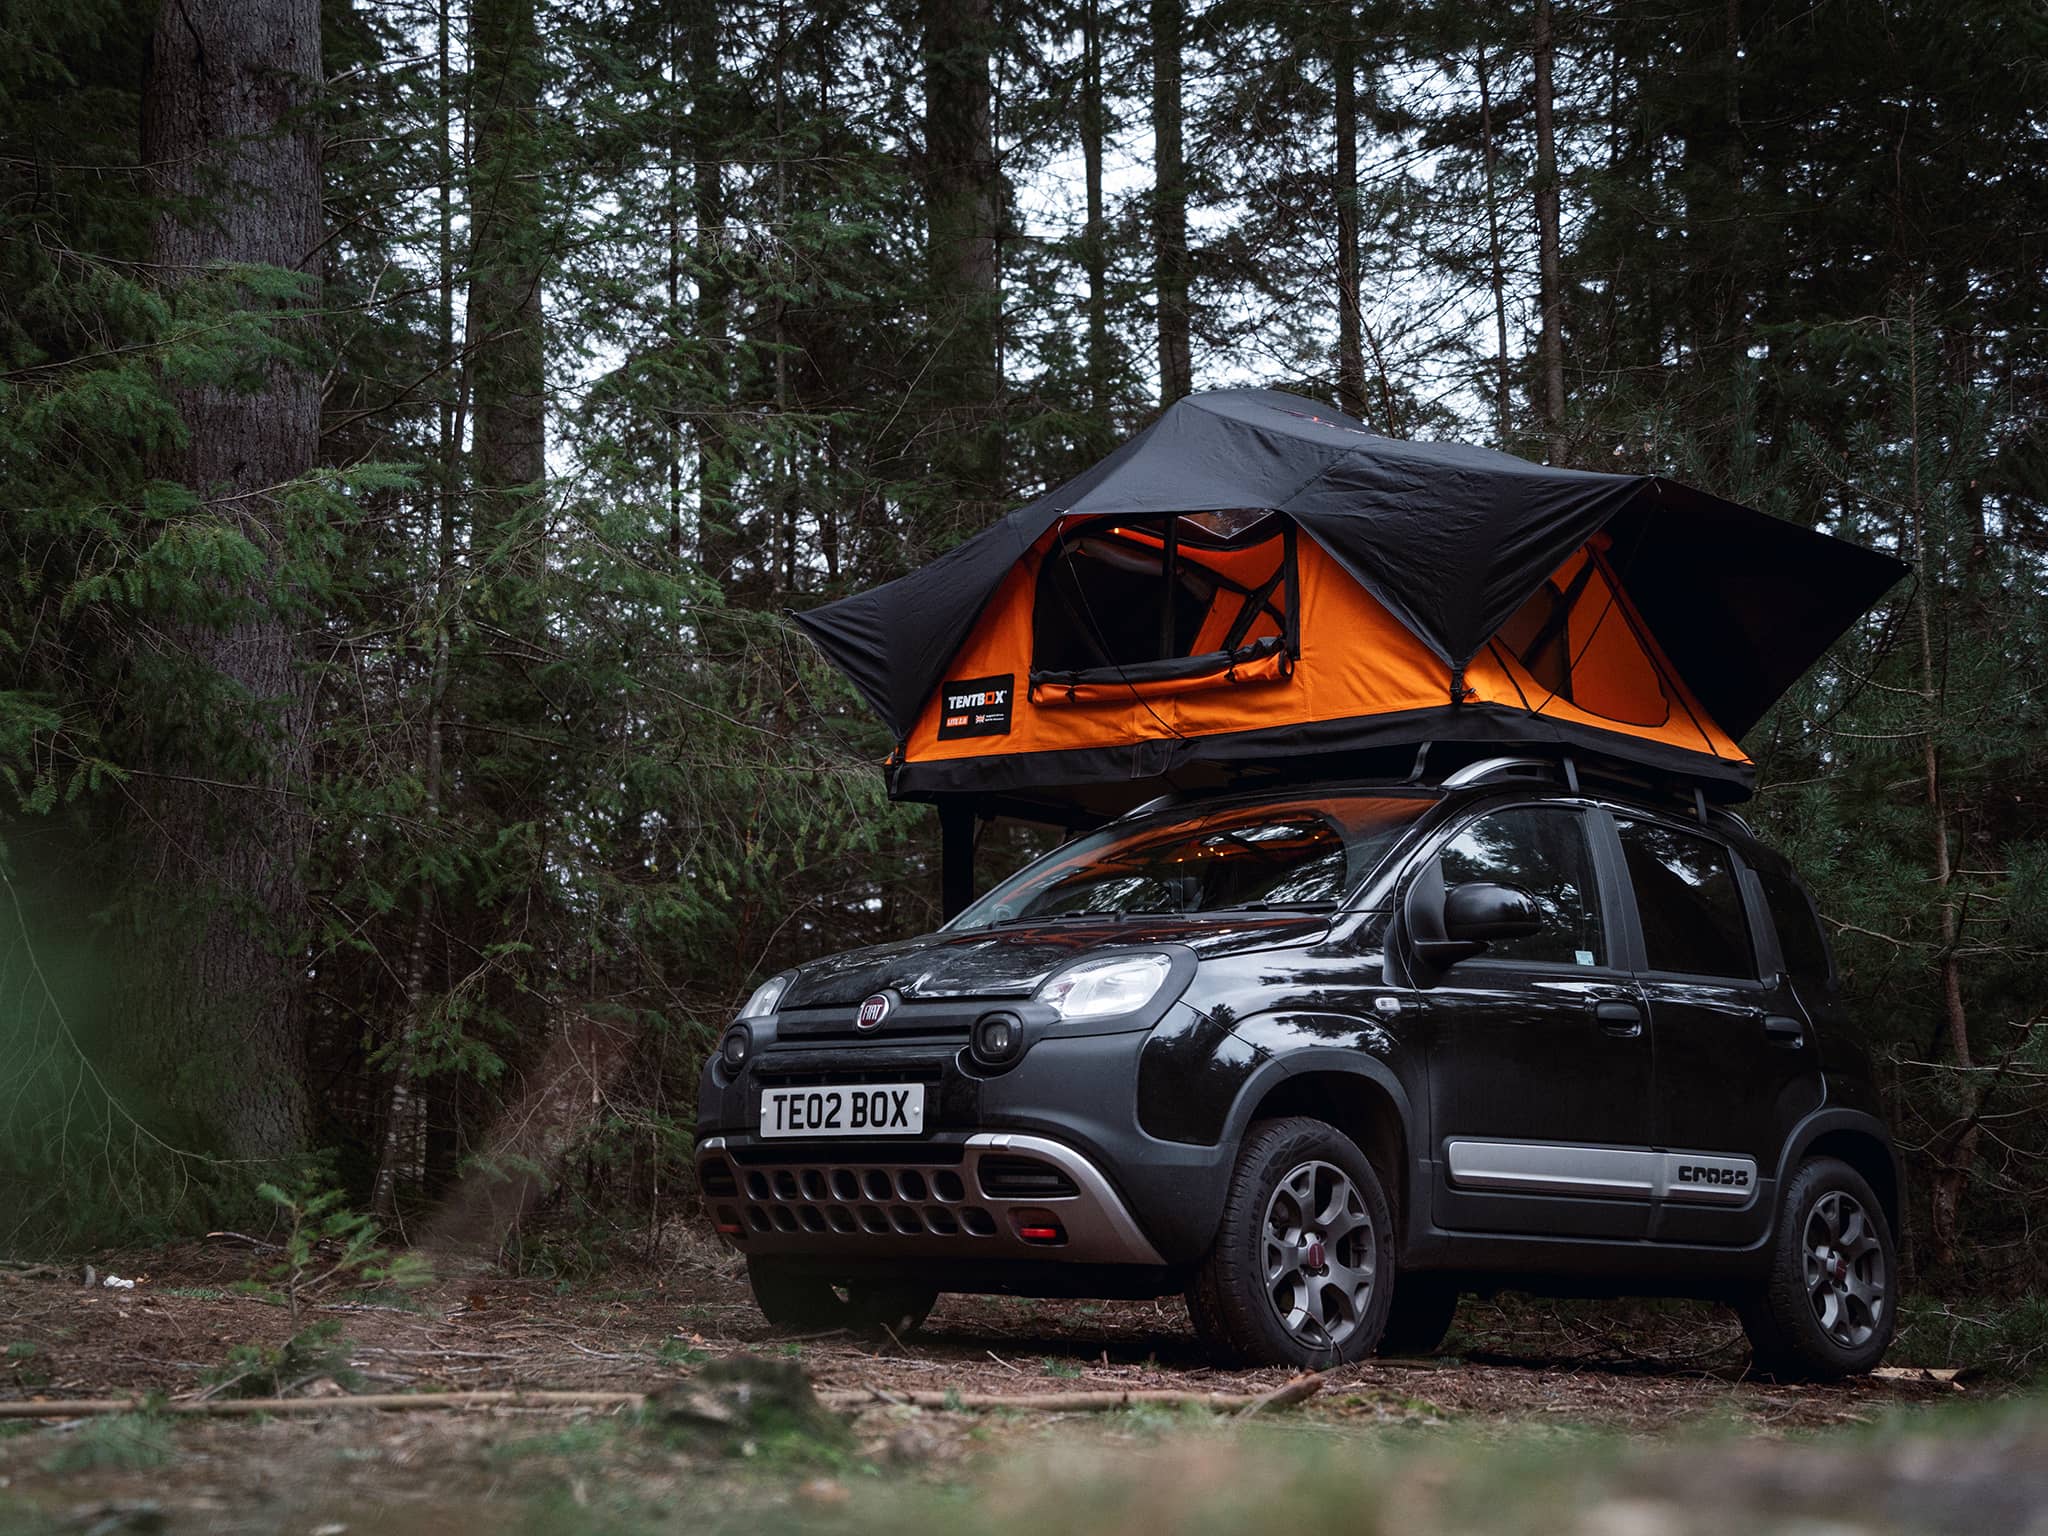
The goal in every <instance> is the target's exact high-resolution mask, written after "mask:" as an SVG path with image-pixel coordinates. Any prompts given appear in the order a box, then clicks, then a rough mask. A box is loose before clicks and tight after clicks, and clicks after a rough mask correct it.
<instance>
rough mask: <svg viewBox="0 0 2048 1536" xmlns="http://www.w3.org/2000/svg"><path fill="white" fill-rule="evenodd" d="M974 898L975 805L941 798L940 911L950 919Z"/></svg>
mask: <svg viewBox="0 0 2048 1536" xmlns="http://www.w3.org/2000/svg"><path fill="white" fill-rule="evenodd" d="M973 900H974V807H973V806H972V805H971V804H969V803H967V802H966V801H963V800H941V801H940V802H939V913H940V915H941V916H942V917H943V918H944V919H946V920H947V921H949V922H950V921H951V920H952V919H953V918H956V917H958V916H959V915H960V914H961V913H962V912H964V911H966V910H967V905H968V903H969V902H971V901H973Z"/></svg>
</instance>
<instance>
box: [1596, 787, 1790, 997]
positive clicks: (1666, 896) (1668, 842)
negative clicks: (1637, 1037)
mask: <svg viewBox="0 0 2048 1536" xmlns="http://www.w3.org/2000/svg"><path fill="white" fill-rule="evenodd" d="M1614 825H1615V830H1616V831H1618V832H1619V833H1620V834H1621V851H1622V856H1623V858H1624V859H1625V860H1626V861H1627V864H1628V877H1629V881H1630V883H1631V884H1633V885H1634V886H1635V892H1636V910H1637V911H1638V912H1639V913H1640V914H1641V915H1642V922H1643V949H1644V956H1645V959H1646V960H1647V962H1648V964H1649V968H1650V969H1651V970H1653V971H1674V972H1677V973H1679V974H1681V975H1686V976H1731V977H1742V978H1753V977H1754V976H1755V975H1756V954H1755V952H1754V950H1753V949H1752V947H1751V945H1750V942H1749V921H1748V919H1747V918H1746V917H1745V916H1744V915H1743V910H1742V891H1741V888H1740V887H1739V886H1738V885H1737V884H1736V882H1735V861H1734V859H1733V857H1732V856H1731V855H1730V854H1729V852H1728V850H1727V848H1726V847H1724V846H1723V845H1722V844H1720V843H1718V842H1716V841H1715V840H1714V839H1712V838H1710V837H1700V836H1698V835H1696V834H1694V833H1691V832H1681V831H1679V830H1678V829H1677V828H1676V827H1667V826H1665V825H1663V824H1662V823H1660V822H1654V821H1628V820H1623V819H1620V818H1617V819H1616V821H1615V823H1614Z"/></svg>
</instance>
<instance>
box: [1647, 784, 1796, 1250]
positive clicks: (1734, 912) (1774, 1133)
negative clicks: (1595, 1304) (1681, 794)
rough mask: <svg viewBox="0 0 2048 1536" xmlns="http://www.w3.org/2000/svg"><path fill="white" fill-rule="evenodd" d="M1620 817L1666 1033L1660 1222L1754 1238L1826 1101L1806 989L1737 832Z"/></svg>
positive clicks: (1678, 1234) (1655, 1023)
mask: <svg viewBox="0 0 2048 1536" xmlns="http://www.w3.org/2000/svg"><path fill="white" fill-rule="evenodd" d="M1612 827H1613V832H1614V836H1615V838H1616V844H1617V849H1618V852H1619V855H1620V862H1621V865H1622V868H1623V869H1624V870H1625V871H1626V872H1627V876H1628V886H1629V890H1630V894H1631V897H1632V900H1631V902H1630V921H1631V924H1632V927H1633V934H1632V940H1633V943H1632V946H1631V947H1632V948H1633V949H1634V950H1635V952H1636V954H1637V955H1638V956H1639V957H1640V958H1639V961H1638V970H1637V977H1638V979H1639V981H1640V982H1641V984H1642V988H1643V995H1644V996H1645V998H1646V999H1647V1000H1648V1002H1649V1009H1650V1031H1651V1034H1652V1035H1653V1036H1654V1039H1655V1045H1656V1063H1657V1069H1656V1087H1655V1090H1654V1095H1653V1096H1654V1099H1655V1102H1656V1122H1655V1133H1656V1139H1657V1145H1658V1148H1659V1150H1660V1152H1661V1153H1662V1154H1663V1167H1662V1170H1661V1176H1660V1180H1659V1191H1658V1210H1657V1214H1656V1217H1655V1220H1654V1222H1653V1224H1652V1227H1651V1235H1652V1236H1653V1237H1655V1238H1659V1239H1662V1240H1665V1241H1669V1242H1688V1243H1746V1242H1752V1241H1754V1240H1756V1239H1757V1238H1759V1237H1761V1236H1762V1234H1763V1231H1764V1228H1765V1226H1766V1224H1767V1222H1768V1220H1769V1213H1770V1210H1771V1204H1770V1201H1771V1196H1772V1193H1773V1190H1772V1187H1771V1180H1772V1179H1773V1177H1774V1176H1775V1174H1776V1171H1777V1158H1778V1151H1779V1149H1780V1148H1781V1147H1782V1146H1783V1145H1784V1143H1785V1137H1786V1135H1787V1133H1788V1132H1789V1131H1790V1130H1791V1127H1792V1126H1793V1124H1794V1123H1796V1122H1797V1121H1798V1120H1799V1119H1800V1117H1802V1116H1803V1115H1805V1114H1807V1113H1808V1112H1810V1111H1811V1110H1813V1109H1815V1108H1817V1107H1818V1106H1819V1103H1820V1076H1819V1073H1818V1072H1817V1071H1816V1070H1815V1069H1814V1052H1813V1050H1812V1048H1811V1047H1810V1045H1809V1044H1808V1042H1807V1040H1806V1038H1805V1036H1806V1030H1805V1027H1804V1023H1805V1021H1804V1018H1803V1016H1802V1012H1801V1008H1800V1004H1799V1001H1798V999H1797V998H1796V996H1794V995H1793V993H1792V990H1791V987H1790V985H1789V983H1787V982H1786V981H1785V979H1784V978H1783V975H1782V972H1781V971H1780V970H1779V968H1778V966H1777V964H1776V955H1777V947H1776V940H1775V937H1774V936H1773V935H1772V934H1771V933H1770V932H1769V930H1768V929H1766V928H1765V927H1764V926H1763V923H1764V913H1763V911H1762V906H1761V902H1760V901H1759V900H1758V897H1759V895H1760V889H1759V887H1758V885H1757V882H1756V877H1755V875H1754V874H1753V873H1752V872H1751V871H1750V870H1749V869H1748V868H1746V867H1745V866H1744V864H1743V862H1742V860H1741V858H1740V856H1739V855H1738V854H1737V853H1736V852H1735V850H1734V849H1733V848H1732V847H1731V846H1730V845H1729V844H1728V842H1727V841H1725V840H1724V839H1722V838H1719V837H1716V836H1714V835H1713V834H1712V833H1711V832H1709V831H1708V830H1707V829H1706V828H1705V827H1702V826H1699V825H1696V824H1694V825H1686V824H1681V823H1679V822H1677V821H1675V820H1667V819H1665V818H1662V817H1657V816H1652V815H1648V814H1644V813H1640V812H1634V811H1625V810H1619V809H1617V810H1615V811H1614V812H1613V816H1612ZM1766 959H1768V960H1769V962H1770V963H1769V964H1768V965H1767V964H1766V963H1765V962H1766Z"/></svg>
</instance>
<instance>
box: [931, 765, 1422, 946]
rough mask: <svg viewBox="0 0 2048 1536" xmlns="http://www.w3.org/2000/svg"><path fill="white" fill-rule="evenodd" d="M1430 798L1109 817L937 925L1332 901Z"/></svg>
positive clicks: (1358, 798)
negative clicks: (1110, 822) (1136, 817)
mask: <svg viewBox="0 0 2048 1536" xmlns="http://www.w3.org/2000/svg"><path fill="white" fill-rule="evenodd" d="M1430 803H1431V800H1430V797H1428V796H1426V795H1422V794H1410V795H1397V794H1384V793H1383V794H1377V795H1369V794H1355V795H1347V794H1335V795H1316V796H1313V797H1307V796H1304V797H1299V798H1293V799H1271V800H1258V801H1252V802H1246V801H1242V800H1240V801H1234V802H1232V803H1230V804H1228V805H1219V806H1216V807H1214V808H1213V809H1209V810H1204V811H1198V812H1190V811H1188V810H1185V809H1182V810H1178V811H1169V812H1166V813H1164V814H1162V815H1160V816H1154V817H1148V818H1147V819H1145V820H1143V821H1137V822H1117V823H1115V824H1114V825H1111V826H1107V827H1104V828H1102V829H1101V830H1100V831H1096V832H1091V833H1089V834H1088V835H1087V836H1086V837H1082V838H1077V839H1076V840H1075V841H1073V842H1071V843H1069V844H1067V845H1066V847H1064V848H1061V849H1059V850H1057V851H1056V852H1054V853H1050V854H1047V855H1046V856H1045V857H1044V858H1042V859H1040V860H1039V861H1038V862H1037V863H1036V864H1033V865H1031V866H1030V867H1029V868H1028V869H1025V870H1023V871H1021V872H1019V873H1018V874H1015V875H1013V876H1011V877H1010V878H1009V879H1008V880H1005V881H1004V882H1003V883H1002V884H1001V885H999V886H997V887H996V888H995V889H994V890H992V891H990V892H989V893H988V894H987V895H986V896H984V897H982V898H981V900H979V901H977V902H976V903H974V905H973V906H971V907H969V908H968V909H967V910H966V911H965V912H962V913H961V914H960V916H959V917H957V918H955V919H954V920H953V921H952V922H951V923H949V924H947V927H949V928H955V929H958V928H986V927H988V926H990V925H991V924H993V923H1010V922H1020V921H1025V920H1033V919H1035V920H1050V919H1053V918H1061V917H1119V916H1124V915H1127V914H1135V913H1185V912H1221V911H1226V910H1230V909H1239V908H1245V907H1250V908H1254V909H1257V908H1262V907H1267V908H1270V907H1281V908H1288V907H1293V908H1304V909H1307V910H1311V911H1313V910H1318V909H1323V908H1330V907H1335V906H1336V905H1337V904H1338V903H1339V902H1341V901H1343V899H1344V898H1345V897H1346V896H1348V895H1350V893H1351V892H1352V891H1353V890H1355V889H1356V888H1357V886H1358V884H1359V882H1360V881H1362V880H1364V879H1365V877H1366V876H1367V875H1369V874H1370V873H1372V870H1373V866H1374V865H1376V864H1378V863H1379V861H1380V859H1381V858H1382V857H1384V856H1385V854H1386V852H1387V850H1388V849H1389V848H1390V847H1391V846H1392V845H1393V842H1394V840H1395V838H1397V837H1398V836H1399V835H1400V834H1401V832H1402V831H1403V830H1404V829H1405V828H1406V827H1407V826H1408V825H1409V823H1410V822H1412V821H1414V820H1415V818H1416V817H1418V816H1420V815H1421V814H1422V813H1423V812H1424V811H1425V810H1427V809H1428V808H1429V806H1430Z"/></svg>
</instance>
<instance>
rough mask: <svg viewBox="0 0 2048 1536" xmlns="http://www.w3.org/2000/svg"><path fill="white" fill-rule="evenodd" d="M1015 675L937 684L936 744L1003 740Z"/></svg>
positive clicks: (1015, 682) (1015, 686)
mask: <svg viewBox="0 0 2048 1536" xmlns="http://www.w3.org/2000/svg"><path fill="white" fill-rule="evenodd" d="M1016 692H1017V674H1016V673H1014V672H1003V673H1000V674H998V675H997V676H995V677H961V678H955V679H954V680H952V681H951V682H946V683H941V684H939V740H941V741H951V740H953V739H954V738H956V737H960V736H1007V735H1009V734H1010V704H1011V700H1012V699H1013V698H1014V697H1015V695H1016Z"/></svg>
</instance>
